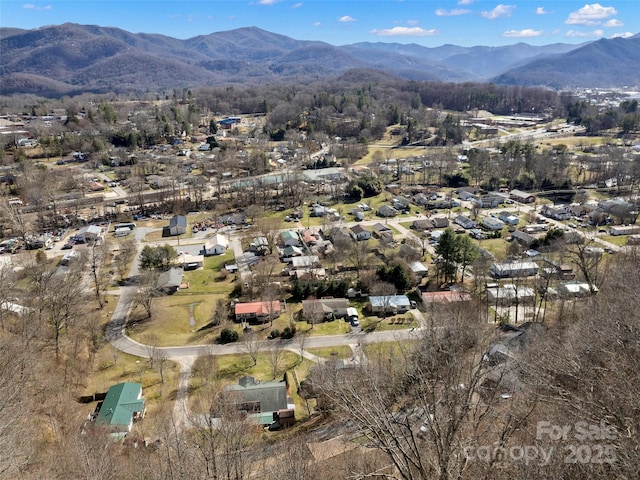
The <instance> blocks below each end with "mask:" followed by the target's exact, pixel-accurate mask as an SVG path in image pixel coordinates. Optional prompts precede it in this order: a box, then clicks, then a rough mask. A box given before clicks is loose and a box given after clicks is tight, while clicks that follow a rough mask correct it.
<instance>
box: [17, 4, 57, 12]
mask: <svg viewBox="0 0 640 480" xmlns="http://www.w3.org/2000/svg"><path fill="white" fill-rule="evenodd" d="M22 8H24V9H25V10H37V11H39V12H40V11H43V10H51V8H52V7H51V5H44V6H42V7H39V6H37V5H34V4H33V3H25V4H24V5H23V6H22Z"/></svg>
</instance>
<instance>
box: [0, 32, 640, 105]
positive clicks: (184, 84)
mask: <svg viewBox="0 0 640 480" xmlns="http://www.w3.org/2000/svg"><path fill="white" fill-rule="evenodd" d="M0 52H2V64H1V65H0V93H1V94H3V95H9V94H19V93H32V94H36V95H42V96H61V95H74V94H80V93H85V92H95V93H108V92H115V93H125V92H135V91H138V92H140V91H158V90H161V89H172V88H193V87H197V86H202V85H222V84H232V83H236V84H238V83H246V84H250V83H261V84H264V83H269V82H271V83H276V82H291V81H315V80H323V79H328V78H332V77H336V76H339V75H344V74H346V73H348V72H349V71H352V72H353V71H354V70H358V71H361V70H369V71H375V70H378V71H380V72H383V73H384V74H386V75H391V76H394V77H398V78H403V79H411V80H419V81H442V82H494V83H501V84H518V85H532V86H545V87H550V88H565V87H569V86H573V87H621V86H627V85H630V86H638V85H639V84H640V75H639V74H638V72H639V71H640V34H638V35H635V36H633V37H630V38H615V39H609V40H607V39H601V40H598V41H594V42H588V43H583V44H580V45H568V44H561V43H557V44H551V45H545V46H532V45H528V44H525V43H518V44H514V45H509V46H503V47H484V46H477V47H460V46H455V45H443V46H440V47H435V48H429V47H423V46H420V45H417V44H399V43H366V42H365V43H356V44H352V45H342V46H334V45H330V44H328V43H324V42H319V41H306V40H295V39H292V38H289V37H287V36H284V35H279V34H275V33H271V32H268V31H265V30H261V29H259V28H255V27H248V28H240V29H236V30H230V31H226V32H217V33H212V34H210V35H201V36H197V37H193V38H189V39H186V40H180V39H176V38H172V37H168V36H164V35H156V34H143V33H135V34H134V33H130V32H127V31H125V30H121V29H118V28H110V27H100V26H95V25H78V24H72V23H66V24H63V25H54V26H48V27H42V28H38V29H34V30H22V29H16V28H0Z"/></svg>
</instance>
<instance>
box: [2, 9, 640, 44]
mask: <svg viewBox="0 0 640 480" xmlns="http://www.w3.org/2000/svg"><path fill="white" fill-rule="evenodd" d="M65 22H73V23H80V24H88V25H100V26H107V27H118V28H122V29H124V30H128V31H130V32H133V33H139V32H144V33H160V34H164V35H168V36H171V37H176V38H182V39H184V38H190V37H195V36H197V35H206V34H210V33H213V32H220V31H225V30H232V29H235V28H241V27H249V26H256V27H260V28H262V29H264V30H268V31H270V32H274V33H280V34H283V35H287V36H289V37H292V38H295V39H298V40H321V41H324V42H327V43H330V44H333V45H344V44H350V43H356V42H397V43H417V44H420V45H425V46H429V47H435V46H439V45H443V44H446V43H451V44H455V45H461V46H474V45H489V46H499V45H508V44H513V43H518V42H526V43H529V44H532V45H545V44H549V43H582V42H585V41H591V40H597V39H599V38H612V37H615V36H630V35H634V34H636V33H638V32H640V0H613V1H606V0H603V3H585V2H584V0H583V1H573V0H556V1H546V0H525V1H508V0H504V2H503V3H500V2H499V1H493V2H489V1H484V0H440V1H431V0H360V1H338V0H300V1H297V0H233V1H216V0H199V1H198V0H195V1H194V0H185V1H174V0H129V1H119V0H115V1H108V0H79V1H78V0H49V1H46V0H45V1H38V0H33V1H16V0H2V2H1V3H0V26H2V27H17V28H25V29H31V28H38V27H41V26H45V25H56V24H62V23H65Z"/></svg>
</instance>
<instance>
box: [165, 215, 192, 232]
mask: <svg viewBox="0 0 640 480" xmlns="http://www.w3.org/2000/svg"><path fill="white" fill-rule="evenodd" d="M165 229H166V236H175V235H184V234H185V233H187V217H185V216H184V215H174V216H173V217H171V219H170V220H169V226H168V227H165Z"/></svg>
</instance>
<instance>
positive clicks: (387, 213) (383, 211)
mask: <svg viewBox="0 0 640 480" xmlns="http://www.w3.org/2000/svg"><path fill="white" fill-rule="evenodd" d="M397 215H398V210H396V209H395V208H393V207H392V206H390V205H382V206H381V207H380V208H378V216H380V217H387V218H390V217H395V216H397Z"/></svg>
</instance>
